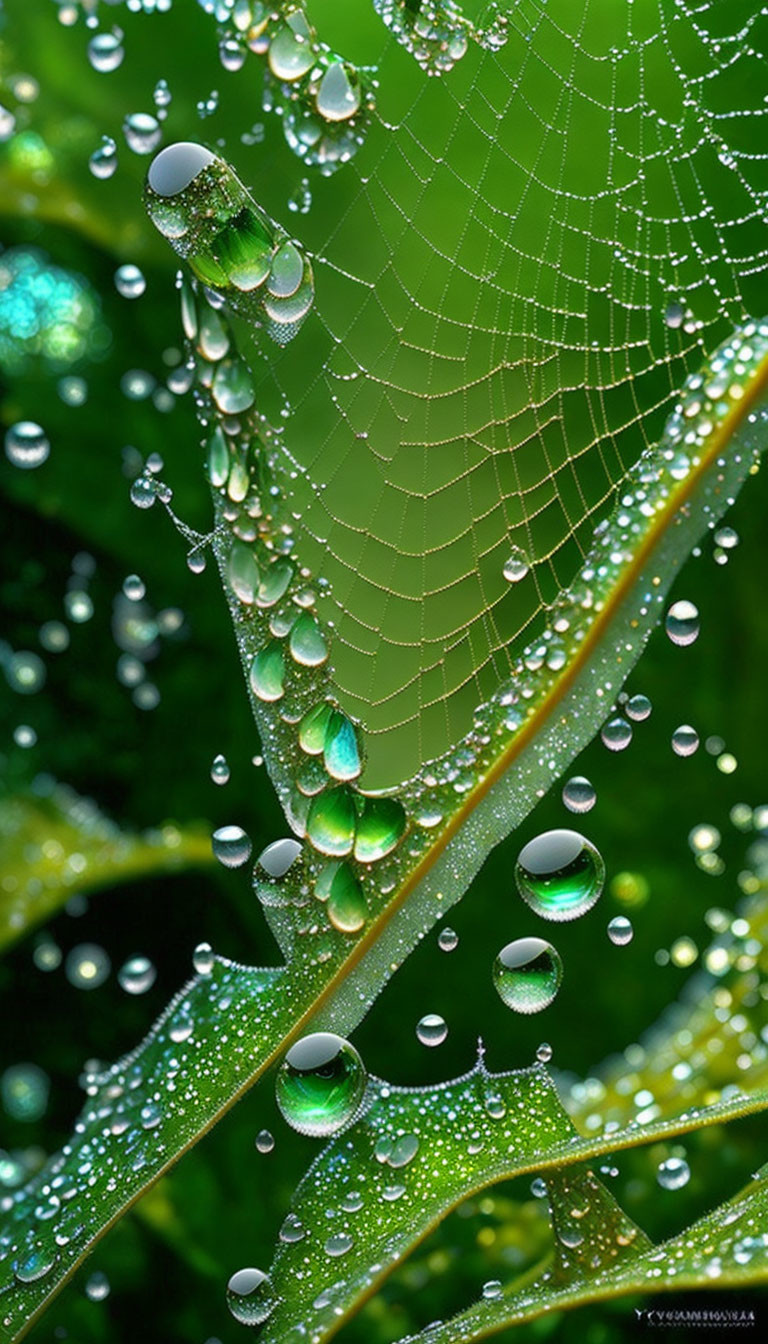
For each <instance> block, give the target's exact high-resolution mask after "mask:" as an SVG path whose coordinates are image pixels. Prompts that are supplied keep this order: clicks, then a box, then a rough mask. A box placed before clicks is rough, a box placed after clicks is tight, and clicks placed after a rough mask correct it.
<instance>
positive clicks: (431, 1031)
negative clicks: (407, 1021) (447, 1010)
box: [416, 1013, 448, 1047]
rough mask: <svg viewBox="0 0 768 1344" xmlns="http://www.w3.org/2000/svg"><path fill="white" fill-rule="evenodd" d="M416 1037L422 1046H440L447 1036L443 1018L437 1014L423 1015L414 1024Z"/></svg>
mask: <svg viewBox="0 0 768 1344" xmlns="http://www.w3.org/2000/svg"><path fill="white" fill-rule="evenodd" d="M416 1035H417V1037H418V1039H419V1041H420V1042H421V1044H422V1045H428V1046H432V1047H434V1046H436V1045H442V1044H443V1041H444V1040H445V1039H446V1037H447V1035H448V1027H447V1026H446V1023H445V1018H442V1017H441V1016H440V1014H439V1013H425V1014H424V1016H423V1017H421V1018H419V1021H418V1022H417V1023H416Z"/></svg>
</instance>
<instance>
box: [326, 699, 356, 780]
mask: <svg viewBox="0 0 768 1344" xmlns="http://www.w3.org/2000/svg"><path fill="white" fill-rule="evenodd" d="M323 760H324V763H325V768H326V770H327V771H328V774H329V775H332V776H333V778H334V779H340V780H347V779H357V776H358V775H359V774H360V770H361V768H362V766H361V762H360V752H359V750H358V746H357V734H356V733H355V729H354V726H353V725H352V724H351V723H350V721H349V719H348V718H347V717H346V715H345V714H342V713H340V712H339V710H337V709H334V710H333V711H332V713H331V715H330V718H329V720H328V724H327V729H326V734H325V742H324V752H323Z"/></svg>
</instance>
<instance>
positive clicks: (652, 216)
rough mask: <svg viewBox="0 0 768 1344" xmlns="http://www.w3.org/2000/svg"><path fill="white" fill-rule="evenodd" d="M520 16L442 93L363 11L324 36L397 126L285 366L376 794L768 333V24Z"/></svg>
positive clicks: (344, 187) (737, 11)
mask: <svg viewBox="0 0 768 1344" xmlns="http://www.w3.org/2000/svg"><path fill="white" fill-rule="evenodd" d="M331 9H332V10H333V13H332V14H331V13H330V12H329V11H330V10H331ZM507 12H508V40H507V42H506V44H505V45H504V46H503V47H502V48H501V49H500V50H498V51H492V50H490V51H489V50H484V49H483V48H482V47H481V46H479V45H478V44H476V43H474V42H470V43H469V45H468V49H467V51H466V53H465V54H464V55H463V57H462V58H461V59H460V60H458V61H457V63H456V64H455V65H454V67H453V68H452V69H451V70H450V71H449V72H448V73H445V74H442V75H439V76H432V77H427V76H426V75H425V73H424V72H423V71H422V70H421V69H420V68H419V67H418V65H417V64H416V62H415V61H414V59H413V56H412V54H411V53H409V51H408V50H406V49H405V48H404V46H402V45H400V44H399V43H398V42H397V41H396V40H395V39H394V38H393V37H391V36H385V37H384V38H383V39H382V29H381V26H380V23H379V20H378V18H377V16H376V15H374V14H372V13H371V12H370V11H369V10H368V8H367V6H366V4H364V3H362V0H359V2H358V3H351V0H349V2H348V3H346V4H343V5H334V6H329V5H327V4H322V3H317V4H316V5H314V6H310V7H309V13H310V15H311V17H312V18H313V19H314V22H315V24H316V26H317V28H318V31H319V33H320V35H321V36H322V38H323V39H324V40H326V41H328V42H329V43H330V44H331V45H333V46H335V49H336V50H337V51H339V52H341V53H342V54H343V55H344V56H345V57H348V58H349V59H351V60H353V61H356V62H357V63H359V64H361V65H365V64H371V63H374V62H375V64H376V66H377V67H378V88H377V89H376V100H377V105H376V112H375V113H374V116H373V118H372V123H371V126H370V128H369V130H368V133H367V138H366V141H365V143H364V145H363V146H362V148H361V149H360V150H359V152H358V153H357V155H356V156H355V157H354V158H353V159H352V160H351V162H349V163H348V164H345V165H344V167H343V168H342V169H341V170H340V171H338V172H337V173H336V174H334V175H333V176H331V177H328V178H317V179H314V178H313V179H311V192H312V196H313V203H312V207H311V209H309V211H308V212H307V213H306V214H302V215H300V216H299V217H298V218H297V220H296V225H295V226H294V227H295V231H296V233H297V235H298V236H300V237H301V239H302V241H303V243H304V244H305V246H306V247H307V248H308V249H309V251H310V252H311V254H312V255H313V258H314V265H315V275H316V289H317V296H316V303H315V308H314V311H313V313H312V314H311V315H310V318H309V319H308V321H307V323H306V325H305V327H304V328H303V330H302V332H301V334H300V335H299V337H298V338H297V339H296V340H295V341H294V342H293V343H292V344H291V345H290V346H289V347H288V348H287V349H286V350H285V351H284V352H282V353H277V352H276V348H275V347H274V346H272V345H271V343H269V342H266V341H265V342H264V344H263V346H262V351H263V356H262V357H265V358H266V361H267V362H266V364H265V368H266V374H265V377H266V378H267V379H268V381H269V382H271V383H272V384H273V386H274V387H275V389H277V391H278V392H279V396H280V398H281V399H282V400H283V401H284V403H285V405H286V406H287V407H288V408H289V409H290V415H289V417H288V418H287V420H286V428H285V442H286V446H287V449H288V452H289V454H290V455H291V456H292V457H293V458H295V459H296V462H297V463H298V464H300V467H301V468H302V471H301V472H300V474H299V475H298V476H297V478H296V479H295V481H294V489H295V510H296V513H297V514H298V515H299V519H298V529H299V533H300V536H301V541H300V547H299V553H300V555H301V557H302V559H303V560H304V562H305V563H306V564H307V565H308V567H309V568H310V569H311V571H312V572H313V574H315V575H323V576H324V577H325V578H326V579H327V580H328V581H329V584H330V593H329V596H328V597H327V598H326V600H325V606H324V614H325V616H326V619H330V620H332V621H333V622H334V626H335V635H334V643H333V663H334V677H335V683H336V686H337V688H338V694H339V697H340V700H341V703H342V705H343V706H344V707H345V708H346V709H347V711H348V712H350V713H352V714H353V715H355V716H357V717H358V718H359V719H360V720H361V721H362V723H363V725H364V727H365V729H366V744H367V748H368V753H369V766H368V772H367V774H366V783H368V784H370V785H371V786H375V785H380V784H383V783H387V784H389V783H394V782H396V780H398V779H402V778H403V777H404V776H405V775H408V774H410V773H412V772H413V770H414V769H415V768H416V767H417V766H418V765H419V764H420V763H422V762H423V761H424V760H426V759H428V758H429V757H430V756H432V755H434V754H436V753H438V752H439V751H442V750H444V749H445V746H446V745H447V744H448V743H450V742H453V741H455V740H456V739H457V738H458V737H459V736H460V735H461V734H462V733H463V732H465V731H466V730H467V728H468V727H469V726H470V724H471V714H472V709H473V707H474V706H475V705H476V704H477V703H478V702H479V701H480V700H482V699H483V698H485V697H487V695H488V694H489V693H491V692H492V691H493V689H494V688H495V686H496V685H497V684H498V682H499V679H500V678H502V677H505V676H507V675H509V673H510V670H511V669H513V667H514V664H515V660H516V658H517V657H519V653H520V650H521V648H522V645H523V644H524V643H525V642H526V640H527V639H529V638H530V636H531V634H532V633H533V632H534V630H535V626H536V621H537V618H538V617H540V615H541V613H542V611H543V608H544V606H545V605H546V604H547V603H551V602H552V600H553V599H554V598H555V597H556V594H557V592H558V590H559V589H561V588H563V587H565V586H566V585H567V584H568V583H569V581H570V580H571V579H572V578H573V576H574V574H575V572H576V570H577V568H578V566H579V563H580V561H581V559H582V557H583V555H584V553H585V551H586V549H587V547H588V544H589V541H590V538H591V535H592V532H593V529H594V527H595V524H596V522H597V521H598V520H599V518H600V517H601V516H602V514H603V513H604V512H605V510H606V505H607V504H608V502H609V501H612V500H613V499H614V498H615V495H616V487H617V485H619V483H620V482H621V480H622V476H623V474H624V472H625V470H626V469H627V468H628V467H629V466H631V465H632V464H633V463H634V462H635V461H636V460H637V458H638V457H639V455H640V454H641V452H642V451H643V449H644V448H645V447H646V445H647V444H649V443H652V442H655V441H657V440H658V439H659V437H660V435H661V431H662V428H663V424H664V419H665V416H666V414H667V413H668V411H669V409H670V407H671V404H672V403H673V401H674V397H675V393H676V391H677V389H678V388H679V387H680V384H681V382H682V380H683V378H684V376H685V374H686V372H688V371H690V370H691V369H692V368H695V367H696V366H698V365H699V364H700V362H701V359H702V353H703V352H706V351H709V350H711V349H712V348H713V347H714V346H715V345H716V344H717V342H718V341H719V340H721V339H722V338H723V336H724V335H725V334H726V332H727V331H728V330H729V329H730V328H731V327H732V326H733V325H734V324H735V323H736V322H737V321H739V320H740V319H741V318H742V317H743V316H744V314H745V312H747V313H752V314H757V315H760V314H762V313H763V311H764V310H765V309H766V308H768V293H767V292H766V291H767V287H766V282H765V265H766V255H767V251H766V249H767V247H768V229H767V227H766V199H767V197H766V193H767V192H768V151H767V149H766V136H765V128H766V102H765V97H766V88H768V71H767V69H766V51H768V18H767V16H766V11H765V10H763V9H762V8H761V7H760V6H758V5H756V4H755V3H751V2H750V0H714V3H693V2H692V0H690V2H689V0H676V2H675V0H634V3H629V2H628V0H581V3H579V4H574V3H573V0H520V2H519V3H515V4H512V5H510V6H508V7H507ZM250 185H251V186H252V188H253V189H254V191H255V194H256V195H257V197H258V198H259V199H261V200H263V201H265V204H266V205H267V208H271V209H272V210H273V211H274V212H275V213H276V214H277V213H278V211H279V203H278V202H277V201H274V202H273V201H271V200H270V199H269V193H268V192H266V191H262V189H261V188H262V184H261V183H260V182H258V181H255V182H251V183H250ZM289 227H290V226H289ZM278 423H279V420H278ZM510 562H511V564H510ZM505 567H506V570H507V576H506V577H505Z"/></svg>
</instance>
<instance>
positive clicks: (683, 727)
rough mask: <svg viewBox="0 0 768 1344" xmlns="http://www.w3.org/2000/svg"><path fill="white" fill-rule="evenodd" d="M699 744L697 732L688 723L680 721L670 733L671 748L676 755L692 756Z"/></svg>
mask: <svg viewBox="0 0 768 1344" xmlns="http://www.w3.org/2000/svg"><path fill="white" fill-rule="evenodd" d="M698 746H699V734H698V733H697V732H696V729H695V728H692V727H691V725H690V724H689V723H681V724H680V727H679V728H676V729H675V731H674V732H673V734H672V750H673V751H674V753H675V755H676V756H692V755H693V753H694V752H695V751H697V750H698Z"/></svg>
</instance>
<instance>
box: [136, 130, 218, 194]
mask: <svg viewBox="0 0 768 1344" xmlns="http://www.w3.org/2000/svg"><path fill="white" fill-rule="evenodd" d="M215 157H216V156H215V155H214V154H212V153H211V151H210V150H209V149H206V148H205V146H204V145H197V144H194V142H192V141H190V140H180V141H179V142H178V143H177V144H175V145H168V147H167V148H166V149H163V150H161V151H160V153H159V154H158V155H157V158H155V159H153V160H152V163H151V164H150V167H149V173H148V176H147V180H148V182H149V185H150V187H151V188H152V190H153V191H156V192H157V194H158V196H177V195H178V193H179V192H180V191H183V190H184V188H185V187H188V186H189V184H190V182H194V180H195V178H196V177H197V175H198V173H201V172H202V171H203V169H204V168H207V167H208V164H209V163H213V160H214V158H215Z"/></svg>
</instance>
